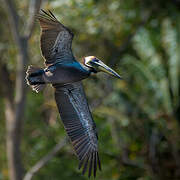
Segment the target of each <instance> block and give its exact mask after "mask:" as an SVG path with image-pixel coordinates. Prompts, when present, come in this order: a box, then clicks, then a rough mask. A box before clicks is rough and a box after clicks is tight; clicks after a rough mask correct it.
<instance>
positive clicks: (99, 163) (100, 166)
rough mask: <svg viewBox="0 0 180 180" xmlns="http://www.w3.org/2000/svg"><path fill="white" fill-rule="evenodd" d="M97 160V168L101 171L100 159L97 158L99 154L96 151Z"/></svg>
mask: <svg viewBox="0 0 180 180" xmlns="http://www.w3.org/2000/svg"><path fill="white" fill-rule="evenodd" d="M97 160H98V165H99V170H100V171H101V161H100V159H99V154H98V152H97Z"/></svg>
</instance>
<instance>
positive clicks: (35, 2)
mask: <svg viewBox="0 0 180 180" xmlns="http://www.w3.org/2000/svg"><path fill="white" fill-rule="evenodd" d="M40 5H41V0H31V1H30V4H29V18H28V20H27V24H26V27H25V32H24V37H25V38H26V39H27V40H28V39H29V38H30V37H31V35H32V32H33V29H34V25H35V19H36V14H37V13H38V12H39V9H40Z"/></svg>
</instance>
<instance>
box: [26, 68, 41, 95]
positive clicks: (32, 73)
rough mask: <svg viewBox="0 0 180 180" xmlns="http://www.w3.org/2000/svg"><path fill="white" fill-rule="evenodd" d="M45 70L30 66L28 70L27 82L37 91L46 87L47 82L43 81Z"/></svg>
mask: <svg viewBox="0 0 180 180" xmlns="http://www.w3.org/2000/svg"><path fill="white" fill-rule="evenodd" d="M43 73H44V70H43V69H41V68H38V67H33V66H32V65H31V66H28V69H27V71H26V83H27V84H28V85H29V86H31V88H32V90H33V91H36V92H37V93H38V92H39V91H41V90H43V89H44V87H45V83H44V82H43V81H42V74H43Z"/></svg>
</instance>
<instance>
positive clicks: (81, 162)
mask: <svg viewBox="0 0 180 180" xmlns="http://www.w3.org/2000/svg"><path fill="white" fill-rule="evenodd" d="M83 162H84V159H82V160H81V161H80V162H79V166H78V169H79V170H80V169H81V167H82V165H83Z"/></svg>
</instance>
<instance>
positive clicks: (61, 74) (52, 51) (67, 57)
mask: <svg viewBox="0 0 180 180" xmlns="http://www.w3.org/2000/svg"><path fill="white" fill-rule="evenodd" d="M37 19H38V20H39V23H40V27H41V38H40V42H41V45H40V46H41V52H42V55H43V57H44V59H45V65H46V68H45V69H43V68H37V67H33V66H29V67H28V69H27V72H26V74H27V75H26V81H27V84H28V85H30V86H31V87H32V90H34V91H36V92H39V91H41V90H42V89H43V88H44V87H45V85H46V84H52V85H53V87H54V89H55V100H56V104H57V107H58V110H59V113H60V116H61V119H62V122H63V124H64V128H65V130H66V132H67V134H68V136H69V138H70V141H71V143H72V145H73V148H74V151H75V153H76V155H77V157H78V159H79V169H81V168H82V173H83V174H84V173H85V172H86V170H87V168H88V176H89V177H90V176H91V174H92V171H93V175H94V177H95V176H96V170H97V168H98V167H99V170H101V163H100V159H99V153H98V135H97V131H96V125H95V122H94V120H93V118H92V115H91V112H90V110H89V106H88V103H87V99H86V96H85V93H84V90H83V85H82V82H81V81H82V80H83V79H86V78H88V77H89V76H91V74H93V73H98V72H100V71H103V72H105V73H108V74H110V75H112V76H115V77H117V78H121V77H120V75H118V74H117V73H116V72H115V71H114V70H112V69H111V68H110V67H108V66H107V65H105V64H104V63H103V62H102V61H101V60H100V59H98V58H96V57H95V56H88V57H84V58H83V59H82V62H78V61H76V59H75V57H74V56H73V53H72V50H71V44H72V40H73V36H74V35H73V33H72V32H71V30H70V29H69V28H67V27H65V26H64V25H63V24H61V23H60V22H59V21H58V20H57V18H56V17H55V16H54V14H53V13H52V12H51V11H47V12H46V11H44V10H42V11H41V13H38V14H37Z"/></svg>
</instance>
